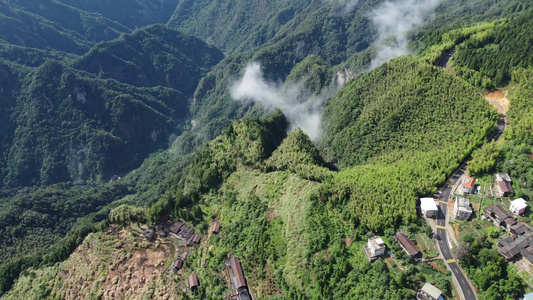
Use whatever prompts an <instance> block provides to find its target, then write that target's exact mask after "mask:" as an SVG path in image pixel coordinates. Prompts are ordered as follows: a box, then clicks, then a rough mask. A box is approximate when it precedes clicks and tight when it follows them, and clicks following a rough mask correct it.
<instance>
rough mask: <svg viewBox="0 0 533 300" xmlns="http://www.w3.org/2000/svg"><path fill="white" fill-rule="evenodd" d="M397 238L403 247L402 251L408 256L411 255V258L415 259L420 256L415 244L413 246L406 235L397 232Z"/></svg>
mask: <svg viewBox="0 0 533 300" xmlns="http://www.w3.org/2000/svg"><path fill="white" fill-rule="evenodd" d="M395 238H396V240H397V241H398V243H399V244H400V246H401V247H402V249H403V250H404V251H405V252H406V253H407V254H409V256H411V257H412V258H415V257H416V256H417V255H418V254H419V252H418V250H417V249H416V247H415V244H413V242H411V240H410V239H409V238H408V237H407V236H406V235H405V234H403V233H401V232H397V233H396V235H395Z"/></svg>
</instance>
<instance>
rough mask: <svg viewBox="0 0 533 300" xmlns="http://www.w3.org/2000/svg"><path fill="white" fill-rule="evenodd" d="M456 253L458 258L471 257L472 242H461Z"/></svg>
mask: <svg viewBox="0 0 533 300" xmlns="http://www.w3.org/2000/svg"><path fill="white" fill-rule="evenodd" d="M454 254H455V257H456V258H457V259H458V260H464V259H466V258H469V257H471V256H472V254H471V253H470V243H465V242H460V243H459V245H457V248H456V249H455V252H454Z"/></svg>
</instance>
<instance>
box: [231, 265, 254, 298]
mask: <svg viewBox="0 0 533 300" xmlns="http://www.w3.org/2000/svg"><path fill="white" fill-rule="evenodd" d="M226 265H227V266H228V267H229V270H230V280H231V282H232V283H233V285H232V290H233V293H230V295H229V299H240V300H249V299H251V297H250V294H249V292H248V287H247V285H246V280H245V278H244V274H243V272H242V267H241V263H240V261H239V259H238V258H236V257H233V258H231V259H229V260H228V261H226Z"/></svg>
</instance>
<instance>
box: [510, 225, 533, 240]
mask: <svg viewBox="0 0 533 300" xmlns="http://www.w3.org/2000/svg"><path fill="white" fill-rule="evenodd" d="M509 232H510V233H511V234H512V235H513V237H514V238H517V237H520V236H522V235H524V234H526V233H528V232H531V227H529V226H528V225H527V224H526V223H523V222H518V223H516V224H514V225H513V226H511V228H510V230H509Z"/></svg>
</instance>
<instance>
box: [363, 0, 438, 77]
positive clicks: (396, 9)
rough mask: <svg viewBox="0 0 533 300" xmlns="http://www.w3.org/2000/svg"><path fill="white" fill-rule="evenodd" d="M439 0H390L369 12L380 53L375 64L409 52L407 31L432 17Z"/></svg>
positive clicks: (373, 62) (373, 64) (373, 66)
mask: <svg viewBox="0 0 533 300" xmlns="http://www.w3.org/2000/svg"><path fill="white" fill-rule="evenodd" d="M439 2H440V0H404V1H401V0H396V1H387V2H385V3H383V4H381V5H380V6H379V7H377V8H376V9H374V10H373V11H371V12H370V19H371V21H372V23H373V24H374V26H375V28H376V30H377V32H378V38H377V40H376V45H377V47H378V53H377V55H376V57H375V59H374V60H373V61H372V68H375V67H377V66H379V65H381V64H382V63H384V62H386V61H389V60H390V59H392V58H395V57H398V56H401V55H405V54H409V50H408V49H407V46H408V44H409V41H408V40H407V34H408V33H409V32H410V31H411V30H413V29H415V28H416V27H417V26H419V25H421V24H423V23H424V22H425V21H426V20H427V19H428V18H430V17H431V16H432V14H433V12H434V11H435V9H436V8H437V6H438V4H439Z"/></svg>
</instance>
